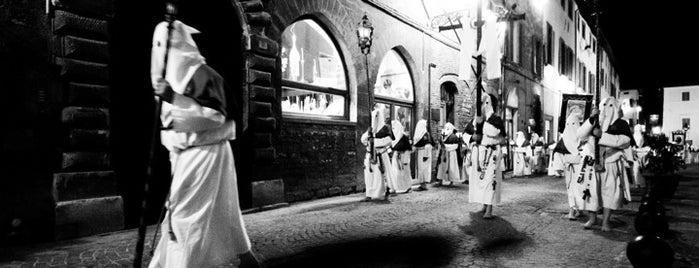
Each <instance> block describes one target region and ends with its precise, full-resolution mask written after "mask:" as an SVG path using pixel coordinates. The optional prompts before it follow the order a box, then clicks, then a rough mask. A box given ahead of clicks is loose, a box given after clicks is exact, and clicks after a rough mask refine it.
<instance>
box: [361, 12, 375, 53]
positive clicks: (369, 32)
mask: <svg viewBox="0 0 699 268" xmlns="http://www.w3.org/2000/svg"><path fill="white" fill-rule="evenodd" d="M357 26H358V27H357V39H358V41H359V48H360V49H361V50H362V54H364V55H365V56H366V55H368V54H369V51H370V50H371V41H372V40H373V38H374V26H372V25H371V21H369V18H368V17H367V16H366V14H365V15H364V17H362V21H361V22H359V24H358V25H357Z"/></svg>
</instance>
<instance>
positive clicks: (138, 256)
mask: <svg viewBox="0 0 699 268" xmlns="http://www.w3.org/2000/svg"><path fill="white" fill-rule="evenodd" d="M176 15H177V8H176V7H175V4H174V3H172V2H167V4H166V9H165V21H167V36H166V40H167V41H166V42H165V43H166V44H165V58H164V60H163V70H162V72H161V74H160V77H161V78H162V79H165V74H166V70H167V60H168V54H169V52H170V36H171V35H172V28H173V26H172V23H173V21H175V16H176ZM155 104H156V106H155V109H154V114H153V132H152V136H151V146H150V151H149V152H148V159H149V163H148V169H147V174H146V175H147V177H148V180H147V181H146V184H145V187H144V195H143V202H142V207H141V216H140V219H139V226H138V241H137V242H136V253H135V256H134V261H133V267H135V268H140V267H141V262H142V260H143V244H144V243H145V240H146V222H145V216H146V208H147V200H148V194H149V192H150V189H149V187H148V186H149V184H150V182H151V181H152V180H153V179H154V178H153V166H154V165H155V160H154V158H155V157H154V155H155V150H156V144H155V143H156V141H157V140H158V134H160V128H161V123H160V109H161V107H162V104H163V100H162V99H160V98H159V97H158V96H155ZM158 220H160V219H158ZM158 229H159V228H158ZM155 232H156V233H157V232H158V230H157V229H156V230H155ZM151 247H153V248H155V244H153V245H151ZM152 252H153V251H152V250H151V255H153V254H152Z"/></svg>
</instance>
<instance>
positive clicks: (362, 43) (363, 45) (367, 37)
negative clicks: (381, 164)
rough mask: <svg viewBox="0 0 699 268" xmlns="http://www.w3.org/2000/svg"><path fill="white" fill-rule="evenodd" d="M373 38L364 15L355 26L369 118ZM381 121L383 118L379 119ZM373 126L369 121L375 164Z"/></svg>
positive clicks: (371, 149) (372, 104)
mask: <svg viewBox="0 0 699 268" xmlns="http://www.w3.org/2000/svg"><path fill="white" fill-rule="evenodd" d="M373 38H374V26H372V25H371V21H369V18H368V17H367V16H366V14H364V16H363V17H362V21H360V22H359V24H358V25H357V44H358V45H359V48H360V49H361V50H362V54H364V64H365V68H364V69H365V70H366V88H367V93H368V96H369V114H370V116H371V112H372V111H373V110H374V91H373V90H371V83H369V80H370V76H369V52H370V51H371V45H372V41H373ZM381 119H383V118H381ZM372 128H373V125H372V123H371V120H370V121H369V133H368V134H369V148H370V155H371V162H372V164H373V163H376V160H377V159H376V152H375V151H374V129H372Z"/></svg>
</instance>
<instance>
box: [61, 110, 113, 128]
mask: <svg viewBox="0 0 699 268" xmlns="http://www.w3.org/2000/svg"><path fill="white" fill-rule="evenodd" d="M61 122H63V123H64V124H67V125H69V126H72V127H80V128H88V129H103V128H107V127H108V126H109V110H107V109H103V108H90V107H75V106H70V107H65V108H63V111H62V112H61Z"/></svg>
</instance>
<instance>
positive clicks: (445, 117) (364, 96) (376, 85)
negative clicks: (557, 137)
mask: <svg viewBox="0 0 699 268" xmlns="http://www.w3.org/2000/svg"><path fill="white" fill-rule="evenodd" d="M179 2H180V8H179V10H180V12H179V19H180V20H182V21H183V22H185V23H187V24H188V25H190V26H193V27H194V28H197V29H198V30H200V32H201V34H200V35H197V36H195V37H194V38H195V41H196V42H197V44H198V46H199V49H200V51H201V53H202V54H203V56H204V57H205V58H206V60H207V64H209V65H210V66H212V67H213V68H214V69H215V70H217V71H218V72H219V73H221V75H222V76H223V77H224V78H225V80H226V81H227V82H228V84H230V85H231V88H232V90H231V92H229V93H230V94H229V95H230V96H228V97H230V99H231V101H236V102H237V103H238V104H239V108H240V109H241V111H242V112H243V120H242V122H239V123H238V124H237V126H238V130H237V133H238V139H237V140H236V141H233V142H231V145H232V147H233V150H234V153H235V157H236V166H237V168H238V187H239V192H240V200H241V206H242V207H243V208H244V209H246V208H256V207H262V206H266V205H273V204H278V203H288V202H297V201H302V200H309V199H313V198H323V197H328V196H333V195H340V194H348V193H353V192H361V191H363V190H364V179H363V172H362V168H363V167H362V160H363V158H364V155H365V153H366V151H365V148H364V146H363V145H362V144H361V143H360V141H359V139H360V137H361V135H362V133H364V132H365V131H366V130H367V129H368V127H369V125H370V110H371V107H370V104H369V90H372V91H373V92H374V93H375V95H376V102H377V103H379V107H383V108H384V109H386V110H385V111H386V112H387V113H386V114H387V117H386V118H387V119H391V120H394V119H395V120H399V121H401V122H402V123H403V124H404V125H405V128H406V131H407V132H408V133H409V134H410V133H412V130H413V128H414V127H415V124H416V123H417V121H418V120H420V119H428V120H429V122H430V124H429V128H430V131H431V132H432V134H433V136H434V137H437V136H438V133H439V131H440V130H441V127H442V126H443V125H444V124H445V123H446V122H451V123H453V124H454V125H455V126H456V128H457V129H458V130H462V129H464V127H465V126H466V124H467V123H468V122H470V120H471V119H472V116H473V115H472V113H473V108H474V106H475V103H474V99H475V92H474V91H473V90H471V89H470V88H469V87H468V86H466V83H464V82H463V80H461V78H460V77H458V72H459V70H458V69H459V68H458V65H459V60H460V58H459V42H460V40H461V39H460V38H459V34H460V33H459V31H458V30H454V31H442V32H440V31H438V30H437V29H435V28H433V27H432V26H431V24H430V20H431V19H432V18H434V17H435V16H436V15H437V14H428V13H429V12H427V9H426V8H425V7H424V6H423V5H422V3H421V1H417V0H413V1H404V0H338V1H333V0H288V1H281V0H280V1H274V0H234V1H223V0H217V1H209V2H207V3H206V4H203V3H195V2H194V1H179ZM490 2H491V4H489V8H490V9H493V10H495V9H497V8H501V9H502V10H504V11H508V12H512V13H513V14H525V16H524V19H523V20H515V21H509V22H506V24H507V29H508V31H507V32H506V35H505V45H504V46H503V48H502V52H503V54H504V58H503V63H502V70H503V77H502V78H498V79H490V80H488V81H487V88H486V90H487V91H488V92H489V93H491V94H494V95H496V96H499V103H500V105H499V106H500V107H499V109H498V110H499V113H501V116H502V117H503V118H505V120H506V122H507V132H508V133H507V135H508V136H509V137H512V136H513V134H514V133H515V132H517V131H519V130H523V131H528V130H530V128H531V129H532V131H537V132H539V133H540V134H541V131H547V130H548V131H549V132H555V131H556V130H555V127H551V128H548V129H547V128H544V126H546V124H545V123H542V120H547V119H549V120H551V121H552V122H555V121H554V120H555V118H554V117H555V114H551V115H549V117H550V118H548V117H546V113H545V112H544V111H546V110H547V109H546V107H545V106H546V105H547V103H548V101H550V96H549V94H548V91H547V90H546V87H549V86H548V85H547V86H544V85H546V83H545V80H546V74H545V72H546V71H545V67H542V66H545V65H546V63H547V61H545V60H547V59H548V58H547V57H546V56H545V55H546V48H547V46H552V44H548V43H547V42H546V37H547V35H546V34H544V33H545V31H546V30H545V29H544V28H542V27H541V26H542V25H545V23H544V21H545V20H546V18H548V17H547V16H545V15H544V13H542V12H545V11H542V9H540V8H538V7H537V6H536V5H535V3H536V2H537V1H534V0H531V1H529V0H528V1H514V0H506V1H494V2H493V1H490ZM549 2H552V1H549ZM556 2H557V1H556ZM570 2H572V1H570ZM570 2H567V3H570ZM454 3H461V2H460V1H455V2H454ZM492 3H495V4H496V5H497V6H499V7H496V6H493V4H492ZM515 3H517V6H516V7H515V6H514V5H513V4H515ZM0 5H1V6H3V7H5V6H6V7H7V8H3V9H0V12H2V13H0V15H2V16H0V55H1V56H2V58H3V59H9V61H8V62H9V63H10V64H3V65H2V67H0V68H3V69H2V70H1V72H0V73H1V74H9V75H8V76H7V78H5V77H3V82H4V84H5V85H8V88H11V89H12V90H9V91H8V92H9V93H8V94H9V97H8V98H2V107H3V109H4V110H3V112H2V113H1V115H2V116H3V118H4V119H6V120H5V122H10V123H9V125H10V128H9V131H6V132H3V139H2V150H3V151H2V155H3V157H4V158H7V161H2V165H4V166H3V167H4V169H3V170H4V171H5V172H6V174H8V178H10V179H9V180H8V181H10V182H9V183H8V187H3V188H2V190H1V191H2V192H0V193H2V194H1V195H0V198H2V199H1V200H0V201H2V202H0V206H1V207H0V235H2V237H1V240H2V241H1V242H3V243H4V242H11V243H13V242H21V241H35V240H42V239H43V240H45V239H55V238H58V239H60V238H66V237H76V236H85V235H90V234H95V233H101V232H106V231H112V230H119V229H123V228H133V227H135V226H137V224H138V219H139V216H140V211H141V206H142V203H141V200H142V199H143V195H142V193H143V189H144V184H145V182H146V181H148V178H147V176H146V174H147V172H146V171H147V170H148V166H149V165H151V166H152V167H154V169H153V175H154V176H153V177H154V178H155V179H154V180H152V181H150V183H149V184H150V185H149V186H150V187H149V190H150V192H149V196H148V198H147V199H146V201H147V203H148V204H150V205H149V208H148V210H147V211H146V215H147V220H148V221H149V222H154V221H155V220H156V219H157V216H158V214H159V212H160V204H162V203H163V200H164V199H165V195H166V194H167V185H168V180H169V178H170V176H169V161H168V153H167V151H166V150H165V149H164V148H162V147H161V146H156V147H155V150H154V155H155V157H154V159H155V160H154V161H153V162H152V163H151V162H150V161H149V152H150V150H149V148H150V145H151V136H152V130H153V126H154V119H155V118H154V115H153V111H154V107H155V106H154V102H153V98H152V89H151V85H150V74H149V66H150V47H151V38H152V31H153V29H154V27H155V25H156V24H157V23H158V22H160V21H162V20H163V13H164V11H163V9H164V6H165V1H164V0H161V1H147V2H143V3H132V2H129V1H119V0H91V1H87V0H52V1H47V2H46V3H38V2H32V3H30V2H26V1H24V2H23V1H15V2H8V3H2V2H0ZM423 8H425V9H423ZM450 8H454V7H450ZM422 10H425V12H421V11H422ZM456 10H458V9H456ZM544 10H546V9H544ZM365 15H366V16H367V18H368V19H369V20H370V21H371V22H372V23H373V25H374V39H373V46H372V47H371V52H370V53H369V54H367V58H365V55H364V54H362V52H361V51H360V49H359V47H358V45H357V42H358V41H357V36H356V30H357V25H358V24H359V22H360V21H361V20H362V17H363V16H365ZM569 27H571V26H569ZM572 28H575V27H572ZM555 51H557V50H555ZM469 61H472V62H474V60H473V59H469ZM554 62H555V61H551V62H550V63H551V64H554ZM608 62H610V61H608ZM610 64H611V63H610ZM474 65H475V64H474ZM611 73H613V72H611ZM613 77H614V76H613ZM617 80H618V79H617ZM542 81H543V82H542ZM612 81H614V79H612ZM469 84H471V85H472V84H473V81H469ZM501 107H505V109H502V108H501ZM529 119H534V124H531V123H529V121H530V120H529ZM551 124H552V123H549V127H550V125H551ZM551 140H552V138H549V141H551ZM156 144H158V143H157V141H156ZM17 178H22V179H17Z"/></svg>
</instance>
